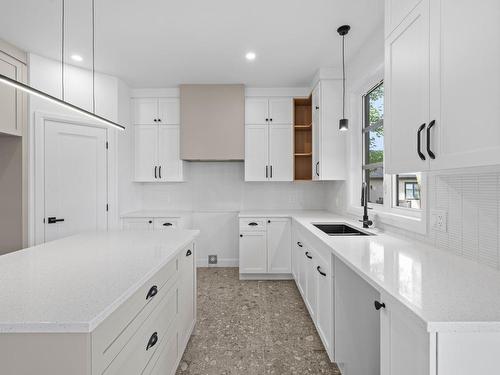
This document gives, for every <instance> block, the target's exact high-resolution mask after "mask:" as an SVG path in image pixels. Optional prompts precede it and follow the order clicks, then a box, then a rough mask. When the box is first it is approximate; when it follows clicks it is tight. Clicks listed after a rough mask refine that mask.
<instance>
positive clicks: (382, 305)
mask: <svg viewBox="0 0 500 375" xmlns="http://www.w3.org/2000/svg"><path fill="white" fill-rule="evenodd" d="M374 305H375V310H380V309H382V308H384V309H385V303H383V302H382V303H380V302H379V301H375V302H374Z"/></svg>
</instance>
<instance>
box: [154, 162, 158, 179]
mask: <svg viewBox="0 0 500 375" xmlns="http://www.w3.org/2000/svg"><path fill="white" fill-rule="evenodd" d="M157 169H158V167H157V166H156V165H155V178H158V176H157V174H156V170H157Z"/></svg>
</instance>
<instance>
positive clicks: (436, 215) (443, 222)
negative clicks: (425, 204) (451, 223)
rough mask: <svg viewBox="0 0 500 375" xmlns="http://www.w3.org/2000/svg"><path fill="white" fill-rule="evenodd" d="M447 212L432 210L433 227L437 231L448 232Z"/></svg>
mask: <svg viewBox="0 0 500 375" xmlns="http://www.w3.org/2000/svg"><path fill="white" fill-rule="evenodd" d="M447 224H448V223H447V212H446V211H442V210H431V228H432V230H435V231H437V232H447V231H448V226H447Z"/></svg>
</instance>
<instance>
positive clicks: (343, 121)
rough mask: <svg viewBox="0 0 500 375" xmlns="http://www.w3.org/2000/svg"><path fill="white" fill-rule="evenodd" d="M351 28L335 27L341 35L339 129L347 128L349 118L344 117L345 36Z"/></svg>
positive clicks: (347, 26) (344, 129) (345, 26)
mask: <svg viewBox="0 0 500 375" xmlns="http://www.w3.org/2000/svg"><path fill="white" fill-rule="evenodd" d="M349 30H351V26H349V25H343V26H340V27H339V28H338V29H337V32H338V33H339V35H340V36H341V37H342V118H341V119H340V120H339V130H340V131H347V130H349V120H348V119H346V118H345V36H346V35H347V33H348V32H349Z"/></svg>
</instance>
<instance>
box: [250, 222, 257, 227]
mask: <svg viewBox="0 0 500 375" xmlns="http://www.w3.org/2000/svg"><path fill="white" fill-rule="evenodd" d="M248 225H250V226H252V227H254V226H256V225H259V224H257V223H256V222H255V221H252V222H251V223H248Z"/></svg>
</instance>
